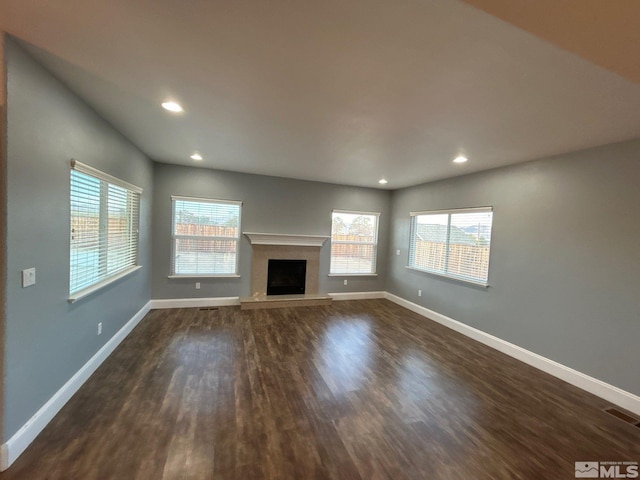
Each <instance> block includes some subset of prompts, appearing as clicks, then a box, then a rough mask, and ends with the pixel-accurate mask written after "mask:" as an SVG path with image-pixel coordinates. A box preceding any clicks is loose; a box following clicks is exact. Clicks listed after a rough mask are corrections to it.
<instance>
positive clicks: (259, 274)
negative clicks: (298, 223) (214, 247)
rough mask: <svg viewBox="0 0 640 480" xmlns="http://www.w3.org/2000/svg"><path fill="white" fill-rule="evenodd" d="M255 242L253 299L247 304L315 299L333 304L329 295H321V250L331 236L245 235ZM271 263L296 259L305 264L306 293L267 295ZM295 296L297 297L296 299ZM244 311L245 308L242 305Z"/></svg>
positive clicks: (253, 252)
mask: <svg viewBox="0 0 640 480" xmlns="http://www.w3.org/2000/svg"><path fill="white" fill-rule="evenodd" d="M244 235H245V236H246V237H247V238H248V239H249V241H250V242H251V247H252V255H251V298H247V299H245V300H246V301H247V302H253V304H254V306H248V307H246V308H258V307H255V303H256V302H262V301H264V302H269V301H271V302H274V301H276V302H280V301H282V302H284V301H285V299H286V301H287V302H291V301H294V300H296V301H299V302H304V304H305V305H307V304H311V303H308V302H311V301H313V300H321V301H322V302H326V301H327V300H328V301H330V300H331V297H329V296H328V295H321V294H319V293H318V292H319V290H320V288H319V282H320V249H321V248H322V245H323V244H324V242H325V241H326V240H327V239H328V238H329V237H328V236H320V235H295V234H273V233H252V232H244ZM269 260H296V261H304V262H305V264H306V269H305V273H304V294H283V295H269V294H268V292H267V284H268V274H269ZM294 297H295V298H294ZM242 300H243V299H241V305H243V308H245V306H244V304H243V303H242ZM322 302H321V303H318V304H326V303H322Z"/></svg>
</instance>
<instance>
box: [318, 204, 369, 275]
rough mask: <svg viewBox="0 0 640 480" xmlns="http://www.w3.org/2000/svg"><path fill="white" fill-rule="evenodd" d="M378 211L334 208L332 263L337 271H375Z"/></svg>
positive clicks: (355, 272) (333, 271) (360, 272)
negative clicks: (354, 210)
mask: <svg viewBox="0 0 640 480" xmlns="http://www.w3.org/2000/svg"><path fill="white" fill-rule="evenodd" d="M379 216H380V214H379V213H371V212H352V211H347V210H334V211H333V213H332V222H331V266H330V269H329V273H331V274H337V275H341V274H342V275H367V274H375V273H376V256H377V250H378V217H379Z"/></svg>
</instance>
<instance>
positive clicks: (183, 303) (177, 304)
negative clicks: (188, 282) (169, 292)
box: [151, 297, 240, 310]
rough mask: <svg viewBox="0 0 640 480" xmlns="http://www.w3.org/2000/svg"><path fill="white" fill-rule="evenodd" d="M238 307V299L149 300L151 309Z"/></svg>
mask: <svg viewBox="0 0 640 480" xmlns="http://www.w3.org/2000/svg"><path fill="white" fill-rule="evenodd" d="M234 305H240V297H210V298H166V299H157V300H151V309H152V310H159V309H163V308H194V307H230V306H234Z"/></svg>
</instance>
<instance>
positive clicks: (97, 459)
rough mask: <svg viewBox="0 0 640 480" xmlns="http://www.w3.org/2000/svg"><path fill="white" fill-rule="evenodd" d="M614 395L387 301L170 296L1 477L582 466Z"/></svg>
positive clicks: (617, 455) (603, 441) (608, 442)
mask: <svg viewBox="0 0 640 480" xmlns="http://www.w3.org/2000/svg"><path fill="white" fill-rule="evenodd" d="M607 406H608V404H607V403H606V402H605V401H603V400H601V399H599V398H596V397H594V396H591V395H589V394H587V393H585V392H583V391H581V390H579V389H577V388H574V387H572V386H570V385H568V384H566V383H563V382H561V381H560V380H557V379H555V378H553V377H551V376H548V375H546V374H544V373H541V372H539V371H537V370H535V369H533V368H531V367H529V366H527V365H525V364H522V363H520V362H518V361H516V360H513V359H512V358H510V357H507V356H505V355H502V354H500V353H498V352H496V351H494V350H491V349H490V348H488V347H485V346H483V345H481V344H479V343H476V342H474V341H471V340H469V339H467V338H465V337H463V336H461V335H459V334H457V333H455V332H452V331H451V330H448V329H446V328H444V327H442V326H440V325H438V324H436V323H434V322H431V321H429V320H426V319H424V318H422V317H420V316H419V315H417V314H414V313H412V312H410V311H408V310H405V309H403V308H401V307H398V306H397V305H395V304H393V303H390V302H388V301H386V300H366V301H351V302H334V304H333V305H331V306H322V307H299V308H283V309H274V310H246V311H241V310H240V309H239V308H238V307H224V308H220V309H217V310H199V309H174V310H157V311H152V312H151V313H149V314H148V315H147V317H146V318H145V319H144V320H143V321H142V322H141V323H140V325H139V326H138V327H137V328H136V329H135V330H134V331H133V332H132V333H131V335H129V337H128V338H127V339H126V340H125V341H124V342H123V343H122V345H121V346H120V347H119V348H118V349H117V350H116V351H115V352H114V353H113V355H112V356H111V357H110V358H109V359H108V360H107V361H106V362H105V363H104V364H103V365H102V367H100V369H99V370H98V371H97V372H96V373H95V374H94V375H93V376H92V377H91V378H90V379H89V381H88V382H87V383H86V384H85V385H84V386H83V387H82V388H81V389H80V391H79V392H78V393H77V394H76V395H75V396H74V397H73V398H72V400H71V401H70V402H69V403H68V404H67V405H66V406H65V407H64V409H63V410H62V411H61V412H60V413H59V414H58V416H56V418H55V419H54V420H53V421H52V422H51V423H50V425H49V426H47V428H46V429H45V430H44V431H43V432H42V434H41V435H40V436H39V437H38V438H37V439H36V440H35V442H34V443H33V444H32V445H31V446H30V447H29V449H28V450H27V451H26V452H25V453H24V454H23V455H22V456H21V457H20V458H19V459H18V460H17V461H16V463H15V464H14V465H13V466H12V467H11V468H10V469H9V470H8V471H7V472H4V473H3V474H1V475H0V479H1V480H9V479H18V478H20V479H30V480H32V479H45V478H50V479H74V480H75V479H81V480H90V479H119V480H123V479H144V480H153V479H182V478H185V479H187V478H189V479H224V480H232V479H242V480H252V479H263V478H264V479H278V480H280V479H296V480H298V479H303V480H304V479H336V480H350V479H353V480H356V479H357V480H376V479H393V480H401V479H421V480H422V479H436V480H437V479H446V480H449V479H474V480H475V479H535V480H539V479H572V478H574V462H576V461H599V460H607V461H617V460H619V461H640V428H637V427H634V426H632V425H630V424H627V423H625V422H623V421H622V420H620V419H617V418H615V417H613V416H611V415H609V414H607V413H605V412H603V409H604V408H605V407H607Z"/></svg>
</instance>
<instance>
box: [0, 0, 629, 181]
mask: <svg viewBox="0 0 640 480" xmlns="http://www.w3.org/2000/svg"><path fill="white" fill-rule="evenodd" d="M0 12H2V14H1V15H0V27H1V28H2V29H4V30H5V31H7V32H9V33H11V34H13V35H15V36H17V37H19V38H21V39H24V40H26V41H27V42H30V43H31V44H33V45H35V46H37V47H39V48H40V49H42V50H44V51H41V50H38V49H31V51H32V52H33V53H34V54H35V55H36V56H37V57H38V58H39V59H40V61H41V62H43V63H44V64H45V65H46V66H47V67H48V68H49V69H51V70H52V71H53V72H54V73H55V74H56V75H57V76H58V77H59V78H61V79H62V80H63V81H65V82H66V83H67V84H68V85H69V86H70V87H71V88H72V89H73V90H74V91H76V92H77V93H78V94H79V95H80V96H82V97H83V98H85V99H86V100H87V101H88V102H89V103H90V104H91V105H93V106H94V108H95V109H96V110H98V111H99V112H100V113H101V114H102V115H103V116H104V117H105V118H106V119H107V120H109V121H110V122H111V123H112V124H113V125H114V126H116V128H118V129H119V130H120V131H121V132H123V133H124V134H125V135H126V136H127V137H128V138H129V139H131V140H132V141H133V142H134V143H135V144H136V145H137V146H138V147H140V148H141V149H142V150H143V151H144V152H146V153H147V154H148V155H149V156H150V157H151V158H153V159H154V160H157V161H160V162H166V163H176V164H185V165H197V166H206V167H212V168H220V169H225V170H233V171H240V172H250V173H259V174H266V175H276V176H284V177H291V178H300V179H308V180H318V181H325V182H333V183H343V184H351V185H362V186H375V187H379V185H378V183H377V181H378V179H379V178H380V177H386V178H387V179H388V180H389V184H388V185H386V187H384V188H392V189H393V188H399V187H404V186H408V185H414V184H418V183H422V182H425V181H431V180H436V179H441V178H446V177H451V176H455V175H461V174H465V173H470V172H474V171H479V170H485V169H489V168H494V167H498V166H502V165H508V164H512V163H518V162H522V161H526V160H531V159H535V158H539V157H544V156H548V155H553V154H558V153H563V152H567V151H572V150H578V149H582V148H587V147H592V146H596V145H602V144H606V143H612V142H617V141H622V140H627V139H631V138H638V137H640V84H636V83H633V82H631V81H629V80H626V79H624V78H622V77H620V76H618V75H616V74H614V73H612V72H609V71H607V70H605V69H603V68H601V67H598V66H596V65H594V64H591V63H589V62H588V61H586V60H583V59H581V58H580V57H577V56H575V55H573V54H571V53H568V52H566V51H564V50H561V49H559V48H557V47H555V46H553V45H552V44H550V43H546V42H545V41H543V40H541V39H539V38H537V37H534V36H533V35H531V34H529V33H527V32H525V31H523V30H519V29H517V28H516V27H514V26H512V25H510V24H508V23H505V22H503V21H501V20H498V19H497V18H495V17H492V16H490V15H488V14H487V13H484V12H482V11H480V10H477V9H475V8H474V7H472V6H470V5H468V4H465V3H462V2H460V1H459V0H404V1H392V0H347V1H345V0H323V1H303V2H293V1H285V0H270V1H264V0H244V1H242V0H233V1H232V0H229V1H222V0H215V1H212V0H183V1H176V0H140V1H131V0H65V1H56V2H52V1H50V0H0ZM45 51H46V53H45ZM168 98H172V99H175V100H177V101H179V102H180V103H182V105H183V106H184V108H185V112H184V113H183V114H181V115H177V116H176V115H172V114H169V113H168V112H165V111H164V110H162V108H161V107H160V103H161V102H162V101H164V100H165V99H168ZM196 150H197V151H199V152H200V153H201V154H202V155H203V156H204V157H205V160H204V161H203V162H197V163H196V162H194V161H193V160H191V159H190V158H189V155H190V154H191V153H193V151H196ZM461 153H462V154H466V155H467V156H468V157H469V159H470V160H469V162H468V163H467V164H464V165H455V164H453V163H452V162H451V161H452V159H453V158H454V157H456V156H457V155H458V154H461Z"/></svg>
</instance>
